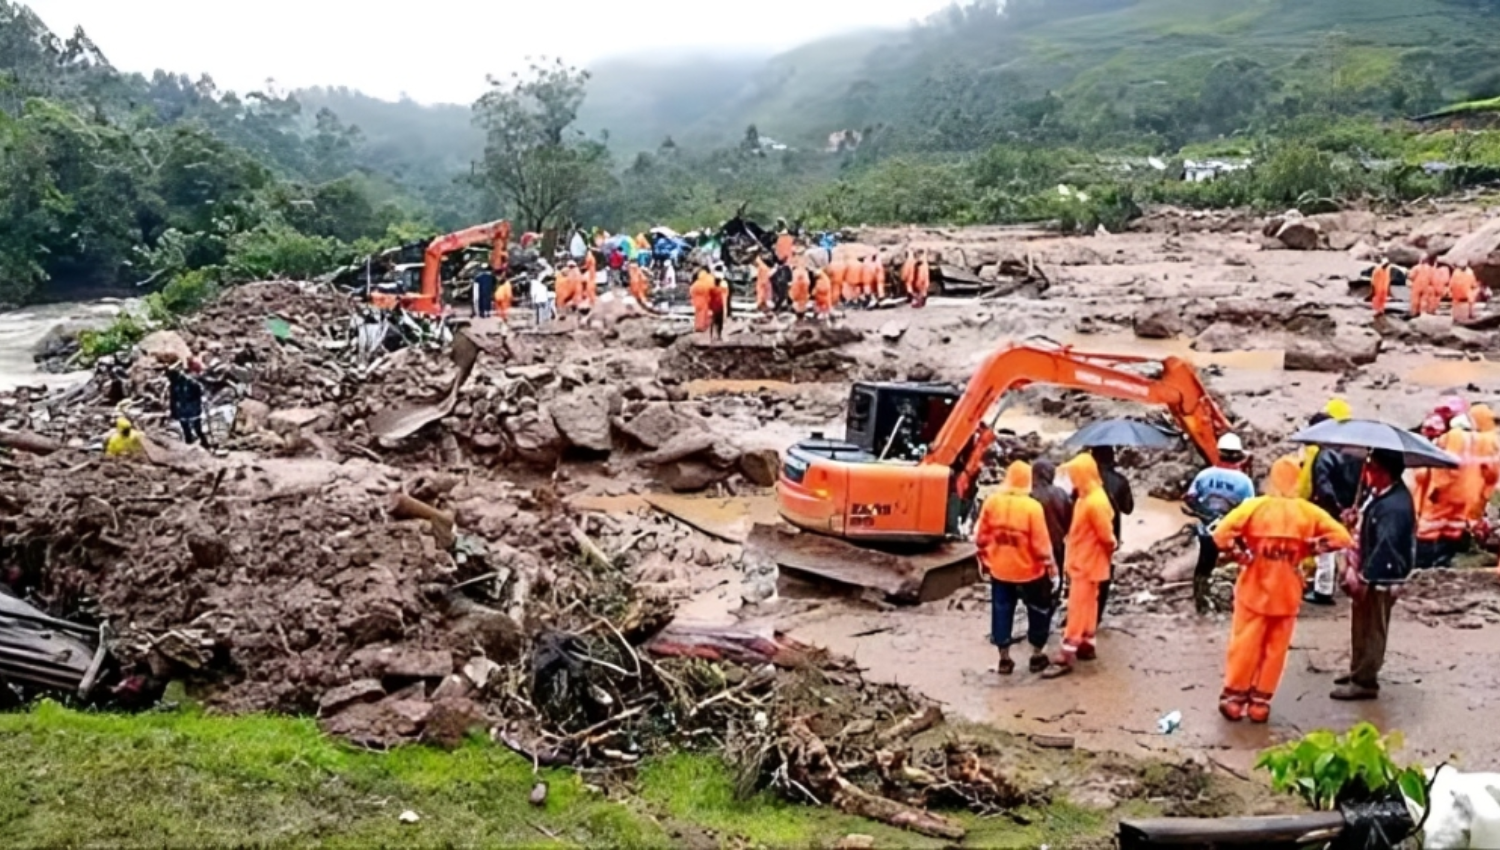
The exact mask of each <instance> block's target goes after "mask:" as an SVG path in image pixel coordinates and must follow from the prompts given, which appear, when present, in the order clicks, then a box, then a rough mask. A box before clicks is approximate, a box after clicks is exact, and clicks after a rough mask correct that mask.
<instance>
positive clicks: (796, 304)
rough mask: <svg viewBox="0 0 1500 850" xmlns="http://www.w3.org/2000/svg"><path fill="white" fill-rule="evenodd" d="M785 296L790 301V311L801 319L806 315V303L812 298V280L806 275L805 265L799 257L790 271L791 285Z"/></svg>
mask: <svg viewBox="0 0 1500 850" xmlns="http://www.w3.org/2000/svg"><path fill="white" fill-rule="evenodd" d="M787 295H788V296H789V297H790V298H791V299H792V309H793V310H795V311H796V312H797V317H798V318H801V317H803V316H804V315H806V314H807V302H808V300H809V299H810V298H812V278H811V277H810V276H809V275H808V273H807V263H806V261H805V260H803V259H802V258H801V257H798V258H797V262H796V263H795V265H794V267H793V269H792V284H791V286H790V287H788V289H787Z"/></svg>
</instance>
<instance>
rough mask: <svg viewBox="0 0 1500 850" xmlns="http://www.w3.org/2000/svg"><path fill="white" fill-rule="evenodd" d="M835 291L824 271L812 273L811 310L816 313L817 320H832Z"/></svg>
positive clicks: (819, 270)
mask: <svg viewBox="0 0 1500 850" xmlns="http://www.w3.org/2000/svg"><path fill="white" fill-rule="evenodd" d="M837 291H838V290H837V289H836V288H835V287H834V285H833V281H832V280H831V279H830V278H829V277H828V273H827V272H826V271H824V270H823V269H818V270H817V271H816V272H814V273H813V288H812V296H813V308H814V309H816V310H817V311H818V318H819V319H821V320H823V321H827V320H829V319H830V318H832V314H833V299H834V298H835V293H837Z"/></svg>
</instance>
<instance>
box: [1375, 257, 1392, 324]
mask: <svg viewBox="0 0 1500 850" xmlns="http://www.w3.org/2000/svg"><path fill="white" fill-rule="evenodd" d="M1370 288H1371V290H1372V293H1371V295H1370V306H1372V307H1374V308H1375V315H1377V316H1383V315H1385V306H1386V304H1388V303H1390V300H1391V267H1390V266H1380V267H1378V268H1376V269H1375V274H1373V275H1371V276H1370Z"/></svg>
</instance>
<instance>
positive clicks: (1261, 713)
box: [1245, 691, 1271, 723]
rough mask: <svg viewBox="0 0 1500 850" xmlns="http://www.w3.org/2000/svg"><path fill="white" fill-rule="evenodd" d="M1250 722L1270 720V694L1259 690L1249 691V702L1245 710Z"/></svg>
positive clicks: (1266, 721)
mask: <svg viewBox="0 0 1500 850" xmlns="http://www.w3.org/2000/svg"><path fill="white" fill-rule="evenodd" d="M1245 714H1246V716H1247V717H1249V718H1250V722H1251V723H1270V722H1271V695H1270V694H1264V693H1261V692H1260V691H1251V692H1250V704H1249V706H1248V708H1247V710H1246V712H1245Z"/></svg>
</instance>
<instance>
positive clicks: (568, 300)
mask: <svg viewBox="0 0 1500 850" xmlns="http://www.w3.org/2000/svg"><path fill="white" fill-rule="evenodd" d="M582 287H583V276H582V275H580V274H579V273H578V264H577V263H575V262H574V261H572V260H569V261H568V264H567V265H566V266H563V270H562V274H560V275H558V276H557V312H558V315H562V314H563V313H565V312H566V311H568V310H569V309H571V308H572V307H573V305H574V304H575V303H577V301H578V298H579V295H580V294H581V292H580V290H581V288H582Z"/></svg>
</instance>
